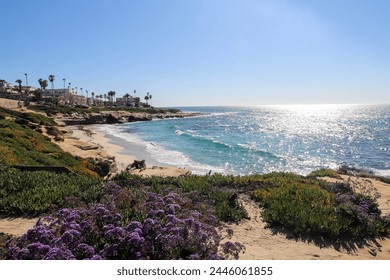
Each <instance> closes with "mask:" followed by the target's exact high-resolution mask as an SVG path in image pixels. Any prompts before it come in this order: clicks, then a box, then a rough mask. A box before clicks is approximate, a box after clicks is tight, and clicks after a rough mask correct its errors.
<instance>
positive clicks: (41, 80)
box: [38, 78, 43, 90]
mask: <svg viewBox="0 0 390 280" xmlns="http://www.w3.org/2000/svg"><path fill="white" fill-rule="evenodd" d="M38 83H39V86H40V87H41V90H42V88H43V86H42V84H43V79H42V78H40V79H39V80H38Z"/></svg>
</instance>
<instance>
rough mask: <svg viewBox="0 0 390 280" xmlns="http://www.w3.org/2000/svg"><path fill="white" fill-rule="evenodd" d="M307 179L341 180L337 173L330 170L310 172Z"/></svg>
mask: <svg viewBox="0 0 390 280" xmlns="http://www.w3.org/2000/svg"><path fill="white" fill-rule="evenodd" d="M307 176H308V177H314V178H315V177H331V178H336V179H341V177H340V175H339V174H338V173H337V171H335V170H332V169H319V170H316V171H313V172H311V173H310V174H309V175H307Z"/></svg>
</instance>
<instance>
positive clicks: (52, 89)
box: [49, 75, 56, 102]
mask: <svg viewBox="0 0 390 280" xmlns="http://www.w3.org/2000/svg"><path fill="white" fill-rule="evenodd" d="M55 79H56V77H55V76H54V75H49V81H50V82H51V91H52V97H53V98H52V102H53V101H54V80H55Z"/></svg>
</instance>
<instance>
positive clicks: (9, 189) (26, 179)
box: [0, 168, 102, 215]
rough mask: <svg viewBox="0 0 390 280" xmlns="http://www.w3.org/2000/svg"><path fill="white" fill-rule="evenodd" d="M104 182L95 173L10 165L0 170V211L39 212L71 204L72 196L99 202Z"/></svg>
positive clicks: (12, 212)
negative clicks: (32, 168) (84, 173)
mask: <svg viewBox="0 0 390 280" xmlns="http://www.w3.org/2000/svg"><path fill="white" fill-rule="evenodd" d="M101 185H102V181H101V180H99V179H95V178H92V177H86V176H78V175H72V174H55V173H50V172H43V171H39V172H23V171H19V170H16V169H13V168H7V169H5V170H2V171H1V172H0V212H2V213H4V214H8V215H15V214H16V215H20V214H28V215H36V214H40V213H45V212H48V211H50V210H53V209H54V210H55V209H56V208H59V207H66V206H68V205H67V198H70V197H77V198H78V199H79V200H80V201H81V202H84V203H87V204H88V203H92V202H96V201H97V200H98V197H99V194H100V192H101Z"/></svg>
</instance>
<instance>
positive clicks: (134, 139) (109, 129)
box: [97, 124, 146, 147]
mask: <svg viewBox="0 0 390 280" xmlns="http://www.w3.org/2000/svg"><path fill="white" fill-rule="evenodd" d="M97 128H98V130H100V131H102V132H104V133H106V134H109V135H112V136H114V137H118V138H121V139H123V140H126V141H127V142H129V143H131V144H135V145H139V146H143V147H146V145H145V143H144V142H143V141H142V139H141V138H139V137H138V136H137V135H136V134H135V133H129V132H126V131H125V127H124V126H121V125H111V124H107V125H101V126H98V127H97Z"/></svg>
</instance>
